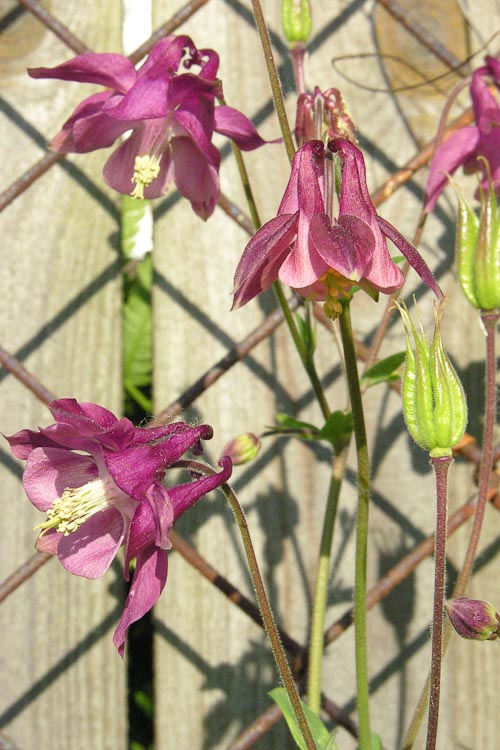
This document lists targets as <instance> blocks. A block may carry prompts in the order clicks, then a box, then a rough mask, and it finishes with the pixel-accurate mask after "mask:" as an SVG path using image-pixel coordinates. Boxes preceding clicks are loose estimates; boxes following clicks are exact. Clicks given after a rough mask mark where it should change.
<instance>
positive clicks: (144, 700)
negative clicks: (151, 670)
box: [134, 690, 153, 719]
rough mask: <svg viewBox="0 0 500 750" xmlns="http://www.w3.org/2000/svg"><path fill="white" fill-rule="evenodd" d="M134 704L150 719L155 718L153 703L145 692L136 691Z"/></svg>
mask: <svg viewBox="0 0 500 750" xmlns="http://www.w3.org/2000/svg"><path fill="white" fill-rule="evenodd" d="M134 703H135V705H136V706H137V707H138V708H140V710H141V711H142V713H143V714H144V715H145V716H147V717H148V718H149V719H150V718H151V717H152V716H153V701H152V700H151V697H150V696H149V695H147V694H146V693H145V692H144V690H136V691H135V692H134Z"/></svg>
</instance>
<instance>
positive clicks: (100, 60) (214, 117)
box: [28, 36, 265, 219]
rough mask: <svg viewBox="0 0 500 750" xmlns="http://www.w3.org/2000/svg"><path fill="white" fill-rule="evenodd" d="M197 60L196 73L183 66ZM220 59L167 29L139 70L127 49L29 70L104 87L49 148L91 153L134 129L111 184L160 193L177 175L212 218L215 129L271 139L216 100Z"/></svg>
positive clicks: (240, 138)
mask: <svg viewBox="0 0 500 750" xmlns="http://www.w3.org/2000/svg"><path fill="white" fill-rule="evenodd" d="M195 66H196V67H197V68H198V69H199V70H198V73H193V72H184V71H187V70H189V69H191V68H193V67H195ZM218 66H219V58H218V55H217V53H216V52H215V51H214V50H210V49H203V50H198V49H197V48H196V47H195V46H194V44H193V42H192V40H191V39H190V38H189V37H188V36H167V37H165V38H164V39H161V40H160V41H159V42H158V43H157V44H155V46H154V47H153V49H152V50H151V52H150V53H149V55H148V57H147V59H146V61H145V62H144V63H143V65H142V66H141V67H140V68H139V69H138V70H136V69H135V68H134V66H133V64H132V63H131V62H130V60H129V59H128V58H127V57H124V56H123V55H117V54H111V53H101V54H94V53H86V54H83V55H78V57H75V58H73V59H72V60H69V61H68V62H65V63H62V65H57V66H56V67H55V68H31V69H30V70H29V71H28V72H29V75H30V76H31V77H32V78H58V79H60V80H64V81H78V82H81V83H98V84H101V85H102V86H105V87H106V91H103V92H101V93H98V94H93V95H92V96H89V97H88V98H87V99H84V100H83V101H82V102H81V103H80V104H79V105H78V107H77V108H76V109H75V111H74V112H73V114H72V115H71V117H70V118H69V120H67V122H65V124H64V125H63V128H62V130H61V131H60V132H59V133H58V134H57V135H56V136H55V138H54V139H53V140H52V142H51V143H50V148H52V149H53V150H55V151H61V152H63V153H72V152H76V153H86V152H88V151H95V150H96V149H99V148H106V147H107V146H111V145H113V143H114V142H115V141H116V139H117V138H119V137H120V136H121V135H123V134H124V133H125V132H126V131H129V130H131V131H132V133H131V135H130V136H129V137H128V138H127V139H126V140H125V141H124V142H123V143H122V144H121V145H120V146H119V147H118V148H117V149H116V151H114V152H113V154H112V155H111V156H110V158H109V159H108V161H107V162H106V165H105V167H104V179H105V181H106V182H107V183H108V185H110V186H111V187H112V188H114V189H115V190H118V191H119V192H120V193H124V194H129V193H130V194H132V195H133V196H134V197H136V198H158V197H160V196H161V195H163V194H164V193H165V192H166V190H167V187H168V185H169V183H170V182H171V181H173V182H174V183H175V185H176V187H177V190H178V191H179V193H180V194H181V195H183V196H184V197H185V198H187V199H188V200H189V201H191V205H192V206H193V209H194V211H195V212H196V213H197V214H198V215H199V216H201V217H202V218H203V219H207V218H208V217H209V216H210V215H211V214H212V213H213V210H214V207H215V204H216V203H217V200H218V197H219V194H220V189H219V164H220V154H219V151H218V150H217V148H216V147H215V146H214V145H213V144H212V136H213V133H214V131H216V132H217V133H222V134H223V135H226V136H227V137H228V138H231V139H232V140H233V141H234V142H235V143H236V144H237V145H238V146H239V148H241V149H243V150H251V149H254V148H258V147H259V146H262V145H263V144H264V143H265V141H264V140H263V139H262V138H261V137H260V136H259V135H258V133H257V131H256V130H255V128H254V126H253V125H252V123H251V122H250V120H248V119H247V118H246V117H245V116H244V115H243V114H242V113H241V112H238V110H236V109H232V108H231V107H227V106H215V97H217V96H218V97H220V96H222V87H221V84H220V81H218V80H217V79H216V75H217V69H218ZM183 69H184V70H183Z"/></svg>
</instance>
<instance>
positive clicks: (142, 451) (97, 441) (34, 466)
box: [7, 398, 232, 655]
mask: <svg viewBox="0 0 500 750" xmlns="http://www.w3.org/2000/svg"><path fill="white" fill-rule="evenodd" d="M49 408H50V411H51V412H52V414H53V416H54V418H55V420H56V421H55V424H52V425H50V426H49V427H45V428H40V429H39V430H38V432H34V431H32V430H21V431H20V432H17V433H16V434H15V435H12V436H10V437H7V440H8V441H9V443H10V446H11V449H12V452H13V453H14V455H15V456H16V457H17V458H20V459H23V460H25V461H26V467H25V470H24V474H23V485H24V489H25V491H26V494H27V495H28V498H29V500H30V501H31V502H32V503H33V505H34V506H35V507H36V508H38V510H41V511H43V512H44V513H46V515H47V518H46V520H45V521H44V522H43V523H41V524H39V525H38V526H37V527H36V528H39V529H41V531H40V536H39V537H38V540H37V543H36V547H37V549H38V550H39V551H41V552H47V553H49V554H53V555H57V557H58V558H59V561H60V563H61V565H63V567H64V568H66V570H68V571H69V572H70V573H74V574H75V575H79V576H84V577H85V578H99V577H101V576H102V575H104V573H105V572H106V571H107V569H108V568H109V566H110V565H111V563H112V561H113V559H114V558H115V556H116V554H117V552H118V550H119V548H120V547H121V546H124V548H125V562H124V571H123V574H124V578H125V580H127V581H128V580H129V568H130V563H131V561H132V560H133V559H134V558H135V559H136V566H135V571H134V576H133V580H132V583H131V585H130V590H129V594H128V596H127V600H126V602H125V606H124V609H123V613H122V615H121V618H120V622H119V623H118V627H117V629H116V631H115V634H114V636H113V643H114V644H115V646H116V647H117V649H118V651H119V653H120V654H121V655H123V649H124V644H125V637H126V633H127V629H128V627H129V626H130V625H131V624H132V623H133V622H135V621H136V620H139V619H140V618H141V617H142V616H143V615H144V614H145V613H146V612H148V611H149V610H150V609H151V607H152V606H153V605H154V604H155V602H156V601H157V599H158V597H159V596H160V594H161V592H162V590H163V587H164V585H165V582H166V579H167V568H168V561H167V549H169V547H170V546H171V544H170V541H169V538H168V533H169V531H170V529H171V527H172V526H173V524H174V523H175V521H176V520H177V519H178V518H179V516H181V515H182V514H183V513H184V512H185V511H186V510H187V509H188V508H190V507H191V505H193V504H194V503H195V502H196V501H197V500H199V499H200V498H201V497H202V496H203V495H204V494H206V493H207V492H210V491H211V490H213V489H215V488H216V487H219V486H220V485H221V484H223V483H224V482H225V481H227V479H228V478H229V477H230V475H231V468H232V466H231V460H230V459H229V458H228V457H227V456H225V457H223V458H222V459H221V461H220V464H219V465H220V466H221V467H222V471H220V472H219V473H216V474H214V475H212V476H205V477H202V478H200V479H194V480H192V481H190V482H187V483H185V484H180V485H176V486H174V487H169V488H168V489H166V488H165V487H164V486H163V484H162V480H163V479H164V477H165V474H166V471H167V469H168V468H169V466H171V465H172V464H173V463H174V462H175V461H177V460H178V459H179V458H181V456H182V455H183V454H184V453H185V452H186V451H187V450H189V449H191V450H192V452H193V453H201V452H202V450H203V449H202V446H201V440H208V439H210V438H211V437H212V428H211V427H209V426H208V425H199V426H197V427H191V426H190V425H188V424H185V423H184V422H174V423H172V424H168V425H164V426H161V427H145V428H141V427H134V425H133V424H132V422H130V421H129V420H128V419H117V417H115V416H114V414H112V413H111V412H110V411H108V410H107V409H105V408H103V407H102V406H98V405H97V404H90V403H78V401H76V400H75V399H70V398H66V399H59V400H58V401H52V403H50V404H49Z"/></svg>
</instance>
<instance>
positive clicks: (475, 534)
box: [401, 310, 499, 750]
mask: <svg viewBox="0 0 500 750" xmlns="http://www.w3.org/2000/svg"><path fill="white" fill-rule="evenodd" d="M498 318H499V312H498V310H486V311H485V310H483V311H482V312H481V319H482V321H483V324H484V330H485V333H486V382H485V419H484V429H483V451H482V456H481V463H480V466H479V489H478V499H477V507H476V512H475V514H474V523H473V526H472V530H471V533H470V537H469V543H468V546H467V552H466V554H465V559H464V563H463V565H462V569H461V571H460V573H459V576H458V579H457V582H456V584H455V588H454V589H453V594H452V596H453V598H456V597H458V596H463V595H464V594H465V591H466V588H467V584H468V582H469V579H470V576H471V573H472V568H473V565H474V560H475V557H476V552H477V547H478V543H479V537H480V534H481V528H482V524H483V518H484V511H485V506H486V503H487V501H488V489H489V479H490V475H491V468H492V465H493V431H494V427H495V415H496V355H495V327H496V323H497V321H498ZM452 632H453V629H452V627H451V625H450V623H449V622H447V623H446V627H445V631H444V635H443V656H444V654H445V653H446V649H447V648H448V643H449V641H450V637H451V635H452ZM430 685H431V677H430V675H428V676H427V680H426V682H425V685H424V689H423V690H422V694H421V696H420V699H419V701H418V703H417V706H416V708H415V711H414V712H413V716H412V719H411V722H410V725H409V727H408V729H407V731H406V734H405V736H404V737H403V741H402V743H401V750H412V748H413V746H414V744H415V740H416V738H417V734H418V731H419V729H420V726H421V724H422V721H423V718H424V715H425V711H426V708H427V703H428V701H429V691H430Z"/></svg>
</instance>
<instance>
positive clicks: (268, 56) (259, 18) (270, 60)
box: [252, 0, 295, 161]
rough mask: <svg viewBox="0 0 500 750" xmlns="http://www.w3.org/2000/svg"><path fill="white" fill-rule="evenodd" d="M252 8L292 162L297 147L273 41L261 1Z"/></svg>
mask: <svg viewBox="0 0 500 750" xmlns="http://www.w3.org/2000/svg"><path fill="white" fill-rule="evenodd" d="M252 7H253V14H254V17H255V25H256V26H257V31H258V32H259V36H260V42H261V44H262V49H263V51H264V59H265V61H266V65H267V72H268V75H269V81H270V83H271V90H272V93H273V101H274V107H275V109H276V114H277V115H278V120H279V123H280V127H281V133H282V135H283V143H284V145H285V148H286V153H287V156H288V158H289V160H290V161H292V159H293V155H294V153H295V146H294V143H293V139H292V133H291V130H290V125H289V124H288V118H287V116H286V110H285V101H284V99H283V92H282V90H281V82H280V79H279V76H278V71H277V69H276V63H275V62H274V57H273V50H272V48H271V40H270V39H269V33H268V31H267V26H266V22H265V21H264V15H263V13H262V7H261V4H260V0H252Z"/></svg>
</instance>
